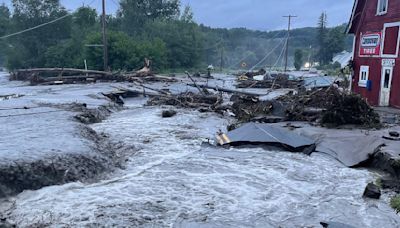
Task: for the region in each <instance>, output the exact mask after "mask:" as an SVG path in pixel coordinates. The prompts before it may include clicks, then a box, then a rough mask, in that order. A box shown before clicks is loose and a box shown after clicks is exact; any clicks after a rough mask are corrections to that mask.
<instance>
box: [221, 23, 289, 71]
mask: <svg viewBox="0 0 400 228" xmlns="http://www.w3.org/2000/svg"><path fill="white" fill-rule="evenodd" d="M283 32H284V31H280V32H277V33H276V34H275V35H274V36H273V37H271V38H268V39H267V40H274V39H275V38H277V37H278V35H280V34H281V33H283ZM252 54H253V53H250V54H248V55H246V56H245V57H244V58H242V59H241V60H240V61H238V62H236V63H235V64H233V65H231V66H230V67H229V68H232V67H234V66H236V65H238V64H240V63H241V62H242V61H244V60H246V59H247V58H248V57H250V56H251V55H252Z"/></svg>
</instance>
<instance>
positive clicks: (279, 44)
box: [250, 39, 286, 71]
mask: <svg viewBox="0 0 400 228" xmlns="http://www.w3.org/2000/svg"><path fill="white" fill-rule="evenodd" d="M285 40H286V39H283V40H281V42H279V43H278V45H276V46H275V47H274V48H273V49H272V50H271V51H270V52H269V53H268V54H267V55H266V56H265V57H264V58H263V59H261V61H260V62H258V63H257V64H256V65H254V66H253V67H252V68H250V71H252V70H254V68H256V67H257V66H258V65H260V64H261V63H262V62H264V61H265V60H266V59H267V58H268V57H269V56H270V55H271V54H272V53H273V52H274V51H275V50H276V49H277V48H278V47H279V46H281V44H282V43H283V42H284V41H285Z"/></svg>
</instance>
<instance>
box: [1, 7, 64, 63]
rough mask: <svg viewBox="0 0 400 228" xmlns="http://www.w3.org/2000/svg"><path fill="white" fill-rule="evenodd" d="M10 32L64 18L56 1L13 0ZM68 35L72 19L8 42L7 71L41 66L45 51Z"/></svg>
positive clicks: (30, 32) (62, 10) (43, 61)
mask: <svg viewBox="0 0 400 228" xmlns="http://www.w3.org/2000/svg"><path fill="white" fill-rule="evenodd" d="M12 3H13V9H14V11H13V16H12V23H13V26H14V27H13V29H14V30H16V31H21V30H24V29H27V28H32V27H35V26H37V25H40V24H44V23H47V22H49V21H52V20H55V19H57V18H60V17H63V16H65V15H66V14H67V13H68V12H67V11H66V10H65V8H64V7H62V6H61V5H60V2H59V0H46V1H42V0H13V1H12ZM70 35H71V18H70V17H66V18H64V19H62V20H59V21H57V22H55V23H52V24H49V25H47V26H44V27H41V28H38V29H35V30H32V31H29V32H26V33H24V34H23V35H21V36H16V37H13V39H12V41H10V43H11V46H12V49H11V50H10V54H9V56H8V57H9V64H8V65H9V68H10V69H15V68H29V67H42V66H44V65H45V62H46V59H45V53H46V50H47V49H48V48H49V47H50V46H53V45H56V44H57V43H58V42H60V41H61V40H65V39H68V38H69V37H70Z"/></svg>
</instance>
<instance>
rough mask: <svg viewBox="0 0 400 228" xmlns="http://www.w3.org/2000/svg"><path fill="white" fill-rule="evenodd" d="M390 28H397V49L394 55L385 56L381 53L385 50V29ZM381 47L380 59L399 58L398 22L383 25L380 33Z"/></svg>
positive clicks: (399, 25)
mask: <svg viewBox="0 0 400 228" xmlns="http://www.w3.org/2000/svg"><path fill="white" fill-rule="evenodd" d="M391 27H399V34H398V35H397V48H396V54H395V55H385V54H383V51H384V50H385V40H386V29H387V28H391ZM382 34H383V35H382V45H381V57H383V58H397V57H398V56H399V45H400V22H393V23H385V24H384V26H383V33H382Z"/></svg>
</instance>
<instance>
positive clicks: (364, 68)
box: [358, 66, 369, 87]
mask: <svg viewBox="0 0 400 228" xmlns="http://www.w3.org/2000/svg"><path fill="white" fill-rule="evenodd" d="M363 72H365V73H366V79H365V80H362V73H363ZM359 74H360V75H359V78H358V86H359V87H367V81H368V79H369V66H360V73H359Z"/></svg>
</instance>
